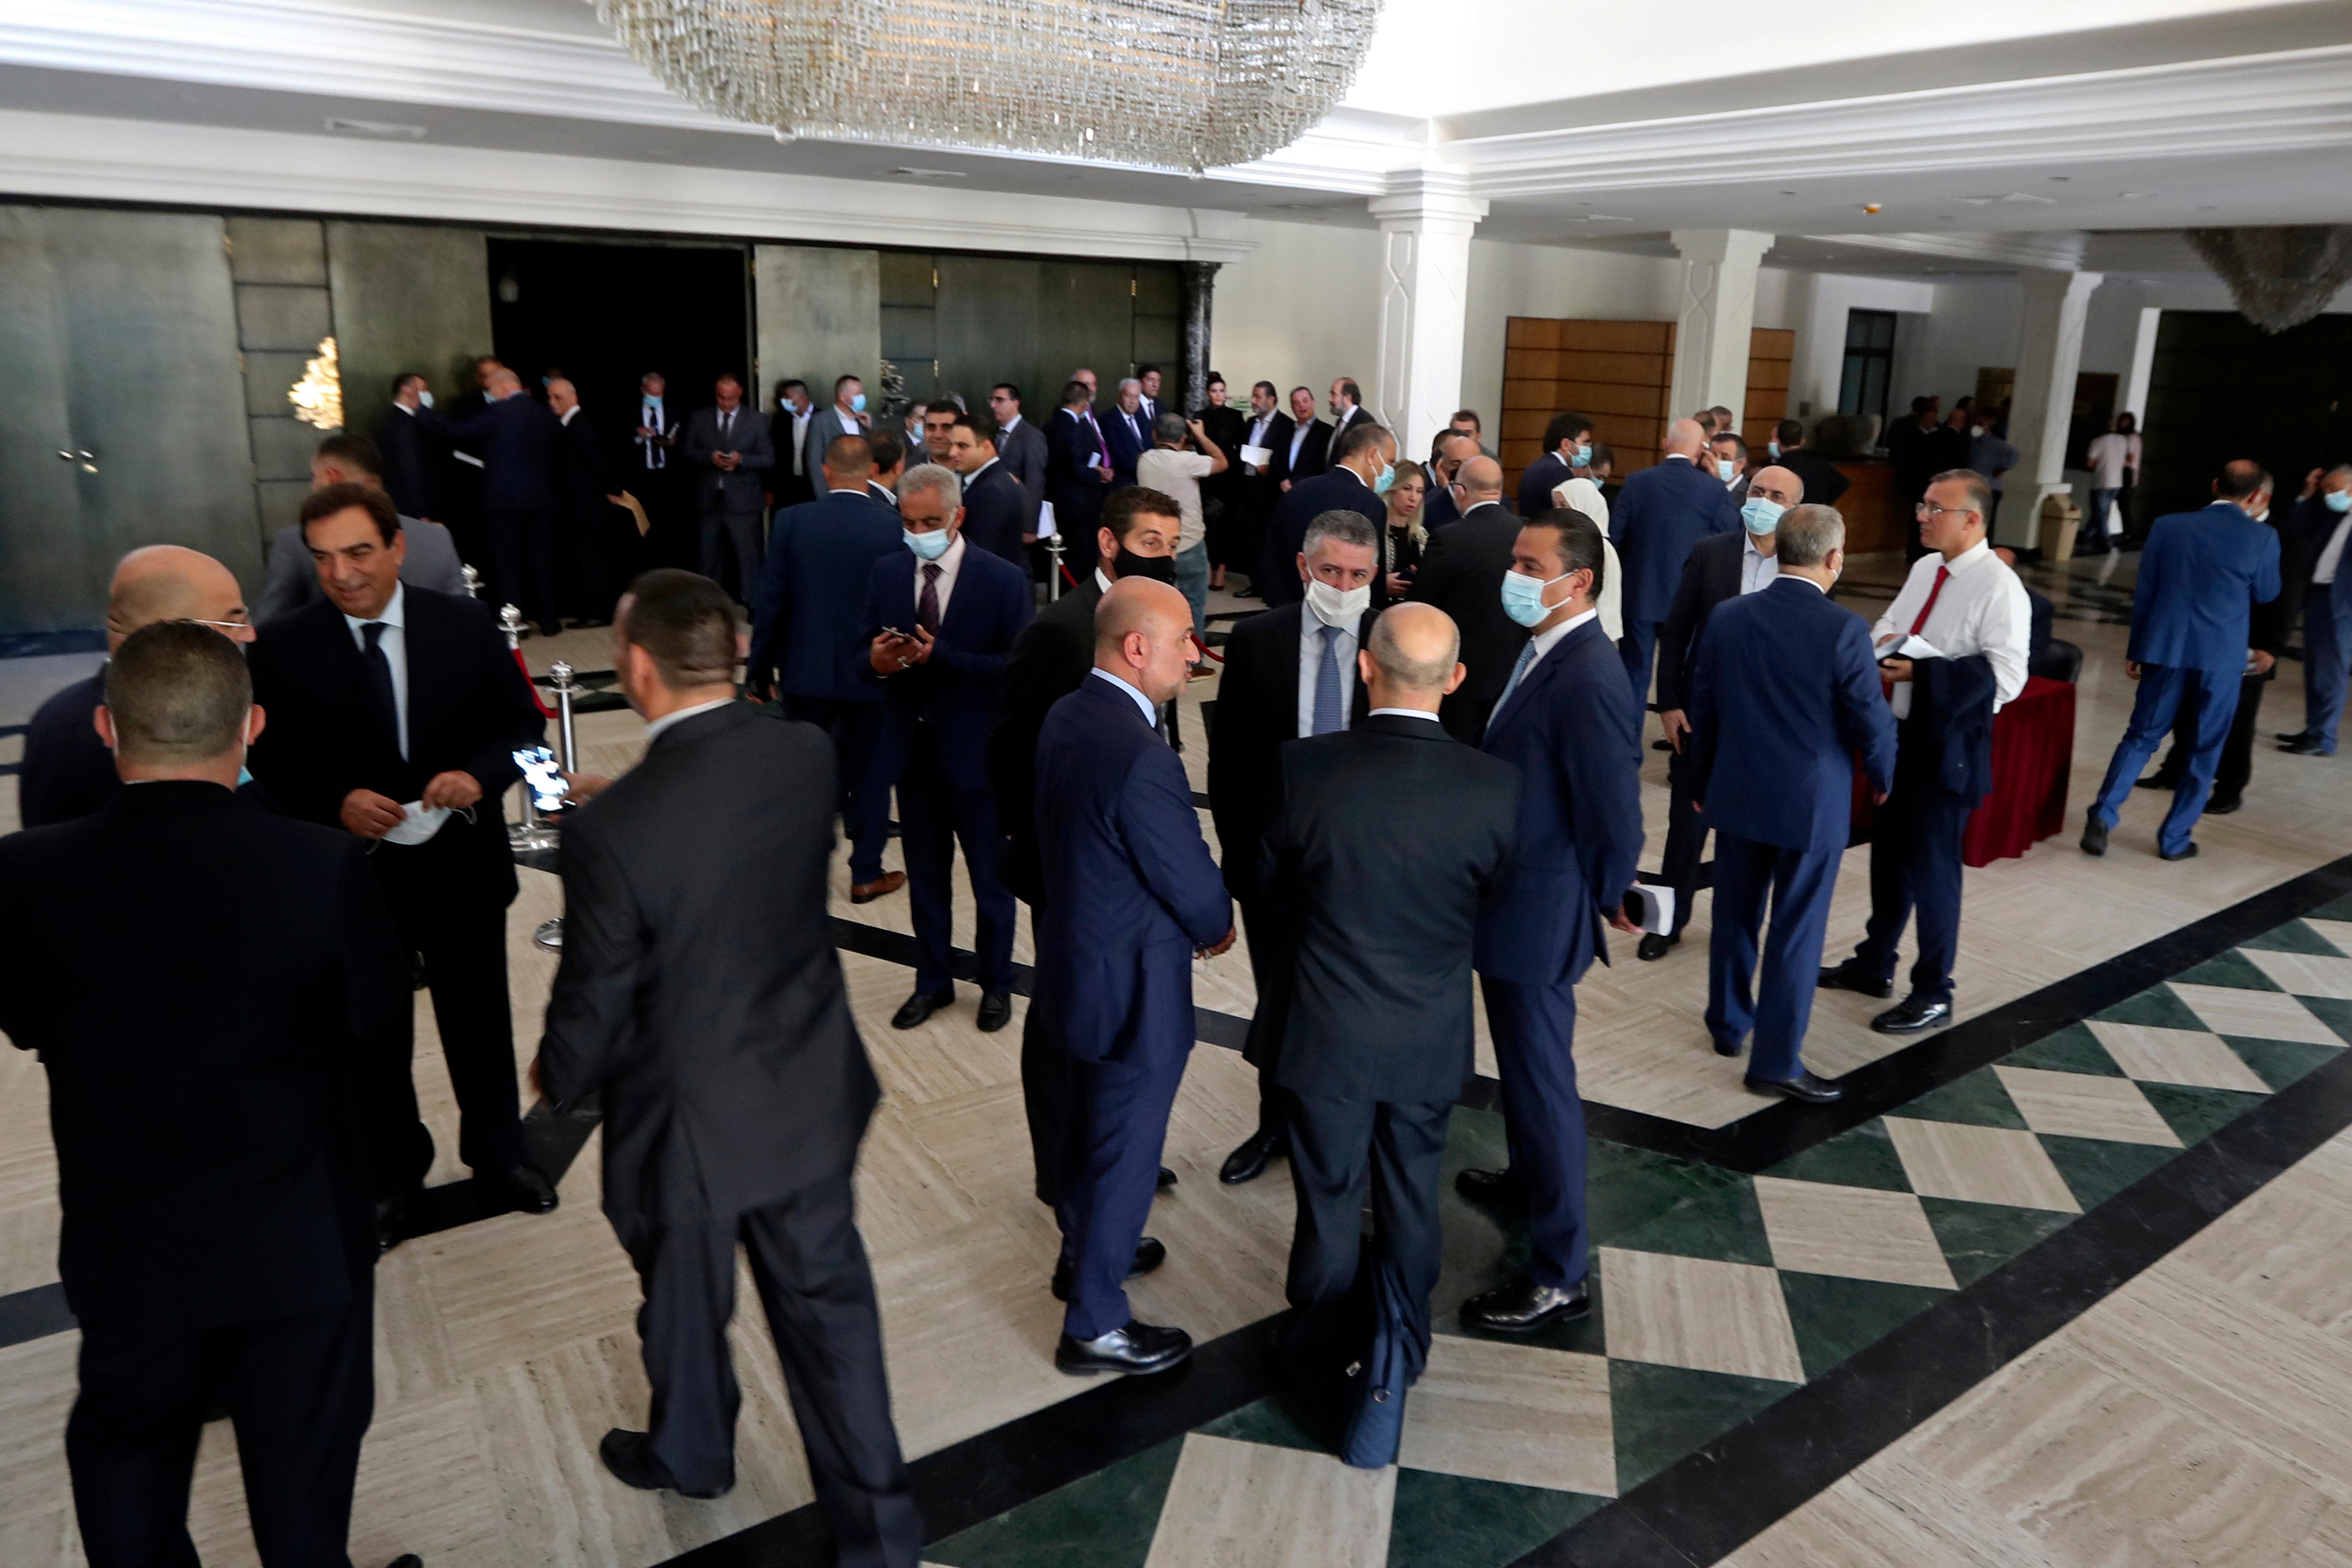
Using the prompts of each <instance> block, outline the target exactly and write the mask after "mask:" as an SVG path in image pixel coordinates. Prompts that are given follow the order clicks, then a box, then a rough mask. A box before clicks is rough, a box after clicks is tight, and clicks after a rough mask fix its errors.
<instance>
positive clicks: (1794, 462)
mask: <svg viewBox="0 0 2352 1568" xmlns="http://www.w3.org/2000/svg"><path fill="white" fill-rule="evenodd" d="M1766 456H1768V457H1769V458H1771V459H1772V461H1773V462H1775V463H1778V464H1779V465H1780V467H1782V468H1786V469H1788V470H1789V471H1790V473H1792V474H1794V475H1796V476H1797V483H1798V484H1800V485H1801V486H1802V487H1804V492H1805V494H1806V495H1807V496H1809V497H1811V501H1810V502H1809V504H1811V505H1813V506H1828V507H1833V506H1835V505H1837V503H1838V498H1839V497H1840V496H1843V494H1845V492H1846V491H1847V489H1850V488H1851V487H1852V486H1853V480H1852V479H1847V478H1846V477H1845V476H1844V475H1843V474H1842V473H1840V472H1838V466H1837V465H1836V464H1835V463H1832V462H1831V461H1830V460H1829V459H1828V458H1824V457H1822V455H1821V454H1820V453H1819V452H1816V451H1814V450H1813V449H1812V448H1811V447H1808V446H1806V445H1805V427H1804V426H1803V425H1802V424H1801V423H1800V422H1799V421H1797V420H1794V419H1783V420H1781V421H1780V424H1778V425H1776V426H1773V427H1772V440H1771V443H1770V445H1769V447H1768V448H1767V450H1766ZM1749 489H1750V490H1751V492H1752V490H1753V489H1754V487H1753V486H1750V487H1749Z"/></svg>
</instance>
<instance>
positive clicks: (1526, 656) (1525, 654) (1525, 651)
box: [1486, 637, 1536, 730]
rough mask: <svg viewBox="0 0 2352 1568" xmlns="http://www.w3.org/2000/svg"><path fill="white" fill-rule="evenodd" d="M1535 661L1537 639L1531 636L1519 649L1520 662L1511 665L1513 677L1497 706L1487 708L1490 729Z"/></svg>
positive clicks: (1504, 684) (1499, 698)
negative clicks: (1525, 644) (1496, 716)
mask: <svg viewBox="0 0 2352 1568" xmlns="http://www.w3.org/2000/svg"><path fill="white" fill-rule="evenodd" d="M1535 661H1536V645H1535V639H1534V638H1532V637H1530V638H1528V646H1527V647H1523V648H1521V649H1520V650H1519V662H1518V663H1517V664H1515V665H1513V666H1511V679H1508V680H1507V681H1505V682H1504V683H1503V694H1502V695H1501V696H1500V697H1497V698H1496V699H1495V706H1494V707H1492V708H1490V709H1488V710H1486V727H1487V728H1488V729H1490V730H1491V729H1493V728H1494V727H1495V715H1496V714H1497V713H1500V712H1501V711H1502V710H1503V709H1504V708H1505V707H1506V706H1507V704H1508V703H1509V702H1510V700H1511V693H1512V692H1514V691H1517V689H1519V682H1520V681H1522V680H1525V679H1527V678H1528V667H1529V666H1531V665H1533V664H1534V663H1535Z"/></svg>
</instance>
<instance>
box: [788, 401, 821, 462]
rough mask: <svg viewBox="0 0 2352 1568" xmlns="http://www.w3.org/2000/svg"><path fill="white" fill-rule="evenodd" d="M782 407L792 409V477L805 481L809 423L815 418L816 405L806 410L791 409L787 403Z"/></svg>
mask: <svg viewBox="0 0 2352 1568" xmlns="http://www.w3.org/2000/svg"><path fill="white" fill-rule="evenodd" d="M784 406H785V407H786V408H792V415H793V478H794V479H805V478H807V477H808V476H807V474H806V472H805V471H804V468H803V465H804V464H806V463H807V461H808V427H809V421H810V420H812V419H814V418H815V417H816V405H815V404H814V403H812V404H810V405H808V406H807V407H806V408H793V407H792V405H791V404H789V403H788V404H786V405H784Z"/></svg>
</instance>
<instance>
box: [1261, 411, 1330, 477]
mask: <svg viewBox="0 0 2352 1568" xmlns="http://www.w3.org/2000/svg"><path fill="white" fill-rule="evenodd" d="M1283 437H1284V438H1283V444H1282V445H1281V446H1279V447H1276V448H1275V453H1274V460H1275V465H1276V467H1275V477H1276V479H1279V480H1280V481H1281V483H1282V488H1283V489H1285V490H1288V489H1290V488H1291V486H1293V485H1297V484H1304V483H1306V482H1307V480H1308V479H1313V478H1314V477H1315V476H1316V475H1318V474H1319V473H1321V472H1322V471H1323V470H1324V469H1325V468H1328V467H1330V458H1331V426H1328V425H1327V424H1325V423H1324V422H1323V421H1322V420H1320V419H1318V418H1317V417H1316V416H1315V395H1314V394H1313V393H1311V392H1309V391H1307V389H1306V388H1305V387H1303V386H1294V387H1292V388H1291V389H1290V428H1289V429H1288V430H1286V431H1285V432H1284V433H1283Z"/></svg>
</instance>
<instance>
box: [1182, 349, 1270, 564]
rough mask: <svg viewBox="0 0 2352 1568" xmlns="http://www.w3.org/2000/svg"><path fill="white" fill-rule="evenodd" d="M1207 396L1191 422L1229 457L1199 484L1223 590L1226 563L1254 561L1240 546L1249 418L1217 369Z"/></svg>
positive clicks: (1207, 534) (1210, 557)
mask: <svg viewBox="0 0 2352 1568" xmlns="http://www.w3.org/2000/svg"><path fill="white" fill-rule="evenodd" d="M1206 396H1207V401H1206V402H1205V403H1203V404H1202V405H1201V406H1200V407H1199V408H1197V409H1194V410H1193V411H1192V423H1193V424H1195V425H1198V426H1200V427H1201V429H1202V433H1203V435H1204V436H1205V437H1206V439H1205V440H1204V441H1203V442H1202V446H1203V447H1215V448H1216V449H1217V450H1218V451H1219V452H1221V453H1223V455H1224V458H1225V466H1224V467H1223V468H1220V469H1218V470H1217V472H1216V473H1215V475H1214V476H1213V477H1212V478H1211V479H1208V480H1207V481H1206V482H1204V483H1203V484H1202V486H1201V509H1202V518H1203V521H1204V522H1205V524H1206V529H1205V535H1204V539H1203V542H1204V543H1205V544H1206V545H1207V546H1208V551H1209V554H1208V562H1209V586H1210V587H1211V588H1213V589H1216V590H1219V591H1223V588H1224V586H1225V568H1226V567H1227V566H1228V565H1233V564H1239V565H1241V566H1244V567H1246V566H1247V565H1248V564H1249V563H1250V562H1252V561H1253V560H1255V557H1254V556H1250V555H1245V554H1244V553H1242V552H1241V549H1240V546H1241V543H1242V535H1243V527H1244V524H1243V521H1242V509H1243V506H1244V501H1243V499H1242V490H1243V483H1242V480H1243V470H1242V455H1241V454H1242V443H1243V441H1244V439H1246V437H1247V432H1248V429H1249V421H1247V420H1245V419H1244V418H1243V417H1242V411H1241V410H1240V409H1238V408H1235V407H1234V405H1232V404H1231V403H1229V402H1227V401H1226V396H1225V378H1224V377H1223V375H1221V374H1218V373H1217V372H1215V371H1211V372H1210V373H1209V380H1208V384H1207V390H1206Z"/></svg>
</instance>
